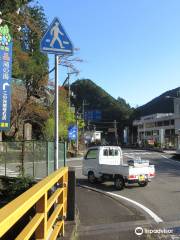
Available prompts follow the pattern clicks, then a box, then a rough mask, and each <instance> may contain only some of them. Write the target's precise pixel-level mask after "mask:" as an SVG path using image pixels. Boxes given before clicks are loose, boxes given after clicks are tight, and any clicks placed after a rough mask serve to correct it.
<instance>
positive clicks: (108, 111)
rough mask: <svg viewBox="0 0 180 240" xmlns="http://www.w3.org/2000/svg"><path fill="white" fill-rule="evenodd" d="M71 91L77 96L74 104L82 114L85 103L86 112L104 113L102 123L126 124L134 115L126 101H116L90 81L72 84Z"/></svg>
mask: <svg viewBox="0 0 180 240" xmlns="http://www.w3.org/2000/svg"><path fill="white" fill-rule="evenodd" d="M71 90H72V91H73V93H74V94H75V96H76V97H75V98H74V99H72V103H74V105H75V106H76V108H79V110H80V112H82V111H83V109H82V104H83V101H84V102H85V111H90V110H100V111H101V112H102V119H103V120H102V121H114V120H117V121H119V122H124V121H126V120H127V119H128V118H129V116H130V114H131V113H132V109H131V107H130V106H129V104H127V103H126V101H125V100H124V99H122V98H118V100H116V99H115V98H113V97H112V96H111V95H109V94H108V93H107V92H106V91H104V89H102V88H101V87H100V86H98V85H96V84H95V83H94V82H93V81H92V80H90V79H81V80H77V81H75V82H74V83H73V84H71Z"/></svg>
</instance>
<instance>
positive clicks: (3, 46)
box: [0, 25, 12, 131]
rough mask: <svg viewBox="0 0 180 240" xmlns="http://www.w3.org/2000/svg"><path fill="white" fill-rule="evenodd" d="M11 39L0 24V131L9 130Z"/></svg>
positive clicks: (7, 29)
mask: <svg viewBox="0 0 180 240" xmlns="http://www.w3.org/2000/svg"><path fill="white" fill-rule="evenodd" d="M11 74H12V39H11V36H10V34H9V28H8V26H7V25H5V26H0V131H4V130H10V118H11Z"/></svg>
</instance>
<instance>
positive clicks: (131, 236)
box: [75, 187, 153, 240]
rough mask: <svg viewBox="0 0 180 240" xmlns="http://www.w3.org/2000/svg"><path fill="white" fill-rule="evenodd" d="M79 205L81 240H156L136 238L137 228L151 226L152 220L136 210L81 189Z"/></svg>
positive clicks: (77, 235)
mask: <svg viewBox="0 0 180 240" xmlns="http://www.w3.org/2000/svg"><path fill="white" fill-rule="evenodd" d="M76 202H77V208H78V211H79V216H78V219H79V220H78V223H77V233H76V238H75V239H77V240H102V239H103V240H121V239H122V240H124V239H127V240H136V239H139V240H144V239H153V238H152V236H151V238H149V236H147V235H142V236H136V235H135V233H134V231H135V228H136V227H137V226H143V227H145V226H147V227H150V225H151V224H152V221H151V220H147V219H146V217H145V216H144V215H143V214H142V213H141V212H139V211H137V209H135V208H133V207H130V206H126V205H124V204H122V203H121V202H120V201H118V200H116V199H113V198H110V197H108V196H105V195H103V194H100V193H97V192H94V191H90V190H88V189H84V188H81V187H77V189H76Z"/></svg>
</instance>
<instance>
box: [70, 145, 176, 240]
mask: <svg viewBox="0 0 180 240" xmlns="http://www.w3.org/2000/svg"><path fill="white" fill-rule="evenodd" d="M123 156H124V160H125V161H126V160H127V159H130V158H133V157H134V156H137V157H141V158H142V159H147V160H149V161H150V164H154V165H155V169H156V177H155V178H154V179H153V180H152V182H151V183H149V184H148V186H146V187H143V188H141V187H139V186H138V185H127V186H126V188H125V189H124V190H123V191H116V190H115V189H114V187H113V185H112V183H110V182H106V183H103V184H96V185H91V186H92V187H94V188H96V189H100V190H103V191H105V192H113V193H115V194H117V195H120V196H123V197H127V198H130V199H131V200H135V201H137V202H138V203H140V204H142V205H144V206H145V207H147V208H149V209H150V210H152V211H153V212H154V213H155V214H157V215H158V216H159V217H160V218H161V219H162V220H163V223H161V224H160V225H159V226H161V227H166V228H172V227H173V234H174V235H173V236H174V238H172V239H180V238H179V237H178V238H177V236H178V234H179V233H180V230H179V229H180V162H178V161H175V160H172V159H171V157H172V156H171V155H170V154H165V153H158V152H151V151H137V150H133V149H124V150H123ZM68 164H69V165H70V166H74V167H75V169H76V176H77V179H78V182H79V183H80V184H82V185H83V184H84V185H87V180H86V178H85V177H83V176H82V174H81V166H82V160H78V159H77V160H70V161H68ZM123 204H125V202H124V201H123ZM127 206H129V207H130V205H129V203H127ZM137 210H138V211H141V210H140V209H139V208H138V207H137ZM142 214H143V210H142ZM144 216H146V219H150V217H149V216H147V214H146V213H145V212H144ZM175 236H176V238H175Z"/></svg>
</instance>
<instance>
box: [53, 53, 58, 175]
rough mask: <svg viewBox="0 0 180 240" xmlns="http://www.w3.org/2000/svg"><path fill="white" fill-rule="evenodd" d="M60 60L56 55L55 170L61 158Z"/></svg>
mask: <svg viewBox="0 0 180 240" xmlns="http://www.w3.org/2000/svg"><path fill="white" fill-rule="evenodd" d="M58 61H59V58H58V56H57V55H55V103H54V114H55V129H54V139H55V140H54V141H55V142H54V170H56V169H58V160H59V107H58V105H59V104H58V103H59V89H58Z"/></svg>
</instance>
